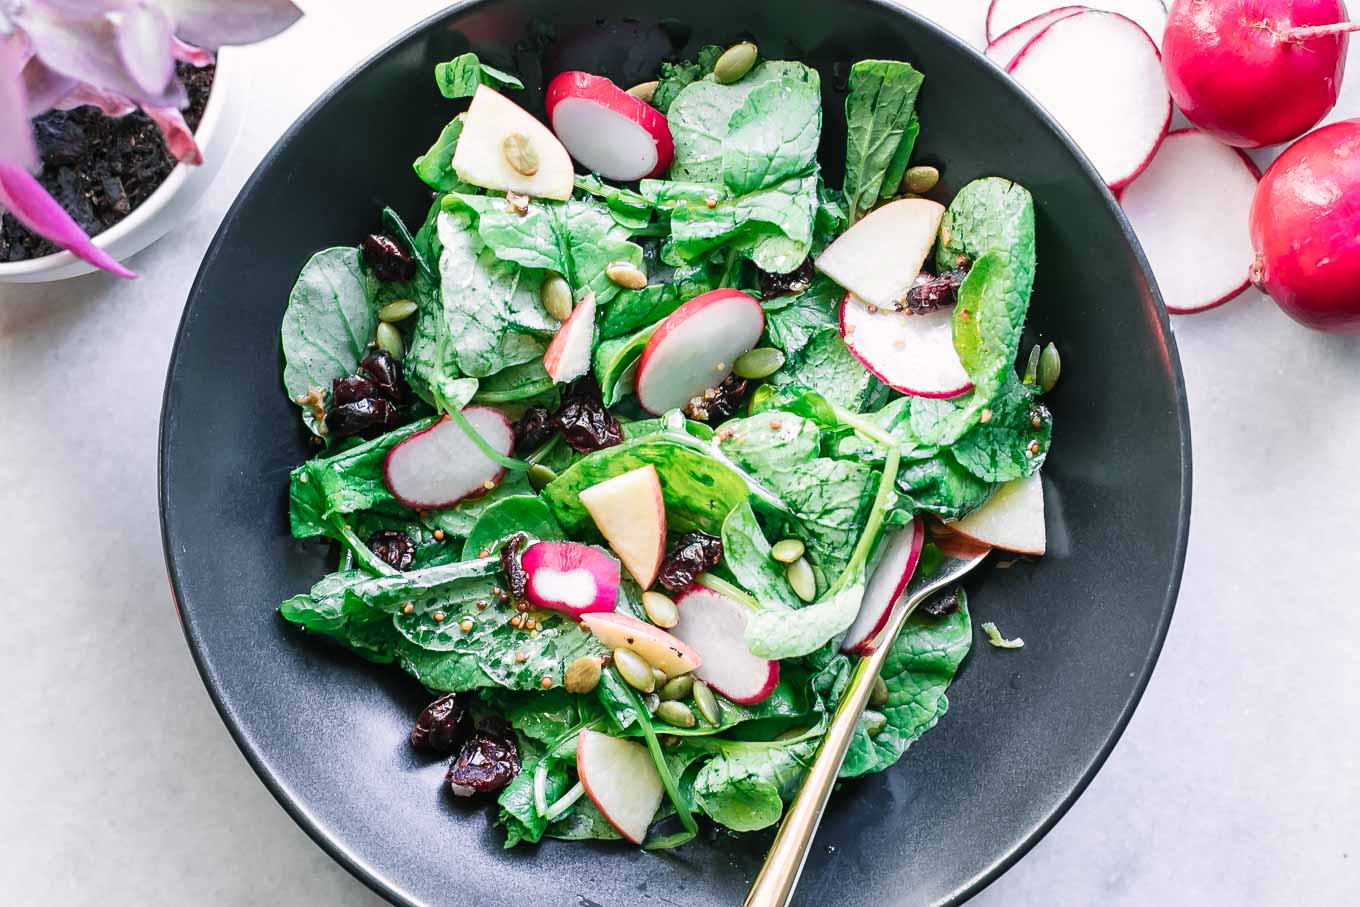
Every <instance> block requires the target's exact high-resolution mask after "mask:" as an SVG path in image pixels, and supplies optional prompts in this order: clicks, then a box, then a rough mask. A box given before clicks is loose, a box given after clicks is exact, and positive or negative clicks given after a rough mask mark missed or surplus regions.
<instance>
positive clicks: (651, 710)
mask: <svg viewBox="0 0 1360 907" xmlns="http://www.w3.org/2000/svg"><path fill="white" fill-rule="evenodd" d="M642 704H643V705H644V706H646V707H647V714H648V715H655V714H656V710H657V709H658V708H660V706H661V697H660V696H658V695H656V694H655V693H648V694H647V695H646V696H643V697H642Z"/></svg>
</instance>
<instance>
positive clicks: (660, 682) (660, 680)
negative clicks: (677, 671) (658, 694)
mask: <svg viewBox="0 0 1360 907" xmlns="http://www.w3.org/2000/svg"><path fill="white" fill-rule="evenodd" d="M652 677H653V678H655V682H656V686H655V689H658V690H659V689H661V688H662V687H663V686H665V685H666V681H667V680H669V679H670V678H668V677H667V676H666V672H665V671H663V670H661V669H660V668H652Z"/></svg>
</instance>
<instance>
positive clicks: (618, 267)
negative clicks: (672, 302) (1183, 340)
mask: <svg viewBox="0 0 1360 907" xmlns="http://www.w3.org/2000/svg"><path fill="white" fill-rule="evenodd" d="M604 276H606V277H608V278H609V279H610V280H612V281H614V283H616V284H618V285H619V286H621V287H624V288H625V289H629V290H640V289H642V288H643V287H645V286H647V275H646V274H643V273H642V269H641V268H639V267H638V266H637V265H635V264H633V263H632V262H631V261H616V262H614V263H613V264H611V265H610V266H609V267H607V268H605V269H604Z"/></svg>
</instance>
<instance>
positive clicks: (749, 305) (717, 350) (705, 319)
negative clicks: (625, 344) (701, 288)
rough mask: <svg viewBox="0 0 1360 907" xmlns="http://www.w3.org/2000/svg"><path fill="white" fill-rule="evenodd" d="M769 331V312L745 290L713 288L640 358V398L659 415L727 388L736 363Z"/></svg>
mask: <svg viewBox="0 0 1360 907" xmlns="http://www.w3.org/2000/svg"><path fill="white" fill-rule="evenodd" d="M764 332H765V310H764V309H763V308H761V306H760V303H759V302H757V301H756V300H755V299H753V298H751V297H750V296H747V295H746V294H745V293H743V292H741V291H740V290H729V289H722V290H710V291H709V292H707V293H703V294H701V295H699V296H695V297H694V298H693V299H691V300H690V301H689V302H687V303H685V304H684V305H682V306H680V308H678V309H676V310H675V311H674V312H672V313H671V314H670V315H668V316H667V317H666V320H665V321H662V322H661V324H660V325H658V326H657V329H656V331H655V332H654V333H653V334H652V337H651V339H650V340H648V341H647V345H646V346H645V347H643V349H642V357H641V358H640V359H638V371H637V397H638V402H639V403H641V404H642V408H643V409H645V410H647V411H648V412H649V413H652V414H653V415H657V416H659V415H661V414H662V413H665V412H668V411H670V410H672V409H679V408H681V407H683V406H684V405H685V404H687V403H689V401H690V400H692V399H694V398H695V397H698V396H701V395H702V394H703V392H704V391H706V390H708V389H709V388H712V387H717V386H718V385H719V384H722V382H723V380H724V379H725V378H726V377H727V376H728V375H729V374H731V373H732V363H733V362H735V361H736V360H737V357H738V356H740V355H741V354H742V353H745V352H748V351H750V350H752V349H754V348H755V345H756V344H757V343H759V342H760V335H761V334H763V333H764Z"/></svg>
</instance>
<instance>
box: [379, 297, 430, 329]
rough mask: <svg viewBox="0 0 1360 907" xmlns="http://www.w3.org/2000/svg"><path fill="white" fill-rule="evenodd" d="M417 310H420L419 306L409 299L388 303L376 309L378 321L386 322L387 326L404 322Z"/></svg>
mask: <svg viewBox="0 0 1360 907" xmlns="http://www.w3.org/2000/svg"><path fill="white" fill-rule="evenodd" d="M418 308H420V306H418V305H416V304H415V303H414V302H413V301H411V300H410V299H398V300H397V301H396V302H389V303H388V304H387V305H385V306H383V307H382V308H381V309H378V319H379V320H380V321H386V322H387V323H389V324H394V323H396V322H398V321H405V320H406V319H407V318H410V317H411V316H412V315H414V314H415V313H416V309H418Z"/></svg>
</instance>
